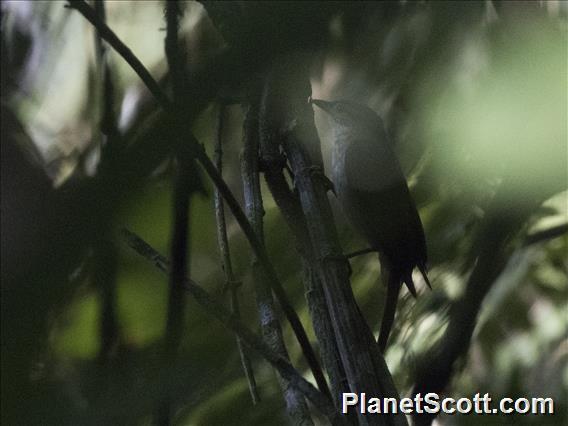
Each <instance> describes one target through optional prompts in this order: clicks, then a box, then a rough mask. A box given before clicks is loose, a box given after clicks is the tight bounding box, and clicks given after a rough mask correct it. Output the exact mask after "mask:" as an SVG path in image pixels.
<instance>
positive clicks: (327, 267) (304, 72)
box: [264, 57, 406, 425]
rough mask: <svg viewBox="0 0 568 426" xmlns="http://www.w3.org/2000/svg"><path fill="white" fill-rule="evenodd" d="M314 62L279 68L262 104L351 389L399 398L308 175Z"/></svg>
mask: <svg viewBox="0 0 568 426" xmlns="http://www.w3.org/2000/svg"><path fill="white" fill-rule="evenodd" d="M310 63H311V62H310V58H302V57H299V58H298V57H294V58H289V57H288V58H284V59H283V60H282V62H281V63H278V64H276V65H275V67H274V69H273V70H272V72H271V74H270V75H269V77H268V79H267V83H266V88H265V90H266V91H267V93H266V94H265V95H264V96H265V98H266V99H265V101H264V102H265V103H266V107H267V108H269V109H270V111H269V112H270V114H271V118H272V123H271V126H272V132H273V134H276V135H278V134H281V135H282V137H283V140H284V144H283V148H284V151H285V153H286V156H287V158H288V161H289V162H290V165H291V168H292V172H293V173H294V184H295V188H296V190H297V191H298V194H299V198H300V203H301V205H302V210H303V212H304V215H305V218H306V224H307V227H308V234H309V237H310V241H311V244H312V247H313V249H314V253H315V256H314V257H315V260H316V261H315V266H316V268H317V272H318V275H319V278H320V279H321V281H322V287H323V292H324V295H325V301H326V306H327V309H328V312H329V316H330V319H331V324H332V326H333V331H334V338H335V341H336V343H337V347H338V350H339V354H340V356H341V362H342V365H343V367H344V369H345V373H346V376H347V381H348V384H349V388H350V390H351V392H355V393H363V392H365V393H367V394H368V395H369V394H373V395H378V396H381V397H395V398H396V397H398V393H397V391H396V388H395V387H394V383H393V381H392V377H391V376H390V373H389V371H388V368H386V364H385V362H384V358H382V356H381V355H380V353H379V351H378V347H377V345H376V344H375V341H374V338H373V335H372V333H371V330H370V329H369V326H368V324H367V323H366V322H365V320H364V318H363V316H362V315H361V313H360V311H359V308H358V306H357V303H356V301H355V297H354V295H353V292H352V290H351V284H350V282H349V268H348V264H347V261H346V259H345V257H344V256H342V252H341V247H340V244H339V239H338V236H337V231H336V229H335V224H334V221H333V215H332V212H331V206H330V204H329V200H328V198H327V189H326V188H325V185H324V183H323V181H322V179H314V178H313V176H312V174H311V173H310V172H309V171H310V170H313V169H314V167H313V166H314V165H316V166H319V168H320V169H321V162H322V160H321V148H320V144H319V138H318V135H317V130H316V128H315V124H314V117H313V111H312V109H311V107H310V106H309V104H308V103H307V102H306V100H307V99H308V96H309V94H310V83H309V78H308V76H309V64H310ZM291 64H293V65H291ZM291 88H293V90H292V89H291ZM283 105H284V107H283ZM358 414H359V422H360V424H362V425H385V424H392V423H394V424H406V419H405V417H404V416H403V415H396V416H392V415H391V416H375V417H373V416H367V415H364V414H362V413H360V412H359V413H358Z"/></svg>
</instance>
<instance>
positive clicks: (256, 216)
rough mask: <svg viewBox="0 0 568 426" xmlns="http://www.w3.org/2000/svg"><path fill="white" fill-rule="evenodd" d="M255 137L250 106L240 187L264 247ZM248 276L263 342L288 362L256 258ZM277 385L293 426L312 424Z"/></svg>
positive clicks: (286, 387) (287, 388)
mask: <svg viewBox="0 0 568 426" xmlns="http://www.w3.org/2000/svg"><path fill="white" fill-rule="evenodd" d="M258 135H259V134H258V106H257V105H254V104H253V105H251V106H250V107H249V109H248V111H247V113H246V117H245V122H244V132H243V139H244V148H243V152H242V158H241V175H242V179H243V187H244V188H243V189H244V191H243V192H244V199H245V213H246V215H247V217H248V220H249V222H250V224H251V226H252V228H253V229H254V232H255V233H256V236H257V238H258V241H259V242H260V244H261V245H262V246H263V247H264V229H263V216H264V209H263V205H262V196H261V192H260V180H259V170H258V153H259V147H258ZM252 273H253V281H254V288H255V293H256V303H257V307H258V312H259V319H260V328H261V331H262V336H263V339H264V341H265V342H266V343H267V344H268V346H270V347H271V348H272V349H273V350H274V351H275V352H276V353H278V354H279V355H280V356H282V357H283V358H285V359H288V358H289V357H288V351H287V350H286V346H285V345H284V338H283V336H282V327H281V325H280V320H279V319H278V316H277V314H276V311H275V309H274V300H273V298H272V291H271V288H270V284H269V283H268V282H267V276H266V274H265V273H264V271H263V269H262V267H261V265H260V264H259V261H258V258H257V257H256V255H255V256H253V259H252ZM280 386H281V387H282V391H283V393H284V400H285V402H286V409H287V412H288V415H289V416H290V418H291V419H292V422H293V423H294V424H296V425H313V422H312V420H311V418H310V414H309V411H308V406H307V405H306V401H305V400H304V398H303V396H302V394H301V393H300V392H299V391H298V390H297V389H295V388H294V387H292V386H291V385H290V384H289V383H288V382H287V381H285V380H280Z"/></svg>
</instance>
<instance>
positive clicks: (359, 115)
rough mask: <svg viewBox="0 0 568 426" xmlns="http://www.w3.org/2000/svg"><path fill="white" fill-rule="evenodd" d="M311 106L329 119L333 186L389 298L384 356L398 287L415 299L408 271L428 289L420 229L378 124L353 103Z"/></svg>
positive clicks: (383, 324)
mask: <svg viewBox="0 0 568 426" xmlns="http://www.w3.org/2000/svg"><path fill="white" fill-rule="evenodd" d="M309 102H310V103H312V104H314V105H316V106H317V107H319V108H320V109H321V110H323V111H325V113H327V115H328V116H329V117H330V118H331V120H330V125H331V130H332V131H331V134H332V138H333V147H332V154H331V181H332V183H333V186H334V190H335V191H334V192H335V195H336V197H337V198H338V200H339V204H340V205H341V208H342V210H343V212H344V213H345V216H346V217H347V219H348V221H349V222H350V223H351V225H352V227H353V228H354V229H355V230H356V231H357V232H358V233H359V234H360V235H361V236H362V237H363V238H364V239H365V240H366V241H367V243H368V244H369V246H370V249H371V250H372V251H376V252H378V254H379V261H380V264H381V271H382V272H383V273H384V276H385V279H384V281H385V283H386V286H387V294H386V299H385V307H384V310H383V317H382V320H381V329H380V333H379V338H378V345H379V348H380V349H381V351H382V352H383V353H384V351H385V350H386V347H387V342H388V337H389V334H390V330H391V328H392V325H393V322H394V317H395V313H396V305H397V302H398V296H399V292H400V288H401V287H402V284H403V283H404V284H406V286H407V288H408V290H409V291H410V293H411V294H412V295H413V296H414V297H416V288H415V286H414V282H413V280H412V271H413V270H414V268H418V269H419V270H420V272H421V273H422V276H423V277H424V280H425V282H426V284H427V285H428V287H430V288H431V285H430V281H429V280H428V276H427V248H426V239H425V235H424V228H423V226H422V222H421V220H420V216H419V214H418V210H417V209H416V205H415V203H414V201H413V199H412V197H411V195H410V191H409V189H408V184H407V182H406V178H405V176H404V174H403V172H402V168H401V166H400V164H399V162H398V159H397V157H396V155H395V153H394V151H393V149H392V145H391V143H390V141H389V138H388V135H387V133H386V131H385V127H384V124H383V121H382V119H381V118H380V117H379V116H378V115H377V113H375V111H373V110H372V109H371V108H369V107H367V106H366V105H362V104H359V103H356V102H352V101H346V100H338V101H324V100H320V99H311V98H310V99H309Z"/></svg>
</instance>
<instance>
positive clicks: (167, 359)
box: [157, 0, 195, 425]
mask: <svg viewBox="0 0 568 426" xmlns="http://www.w3.org/2000/svg"><path fill="white" fill-rule="evenodd" d="M181 14H182V12H181V10H180V7H179V4H178V2H177V1H176V0H168V1H167V2H166V10H165V15H166V39H165V52H166V59H167V61H168V66H169V71H170V76H171V84H172V93H173V110H172V111H171V114H172V117H171V118H172V120H173V123H174V126H175V128H179V129H182V127H183V125H182V124H181V123H183V120H184V116H183V112H184V109H183V103H182V102H181V98H180V96H181V93H182V90H183V87H184V86H185V85H184V71H183V68H184V67H183V65H182V62H181V59H180V54H179V51H178V31H179V19H178V18H179V16H180V15H181ZM173 137H174V138H175V139H174V140H173V141H172V142H173V144H174V147H175V155H176V160H177V162H176V163H177V164H176V166H177V167H176V169H175V171H174V190H173V206H172V209H173V224H172V234H171V240H170V253H171V258H172V267H171V271H170V276H169V293H168V308H167V318H166V332H165V340H164V359H163V362H164V368H167V366H168V365H171V364H175V363H176V362H177V357H178V352H179V346H180V343H181V340H182V337H183V325H184V310H185V297H184V294H183V293H184V288H183V286H184V280H185V277H186V276H187V275H191V274H190V272H189V266H188V265H189V264H190V254H189V244H188V240H189V235H188V234H189V232H190V229H189V210H190V203H191V193H192V191H193V188H194V186H195V182H194V181H193V179H192V170H193V169H194V167H195V162H194V160H193V158H192V157H191V156H190V155H188V153H187V152H186V150H185V149H184V146H183V142H184V141H183V139H182V137H181V136H180V135H179V134H178V133H177V132H175V134H174V135H173ZM172 400H173V395H169V394H167V395H165V396H164V397H163V401H162V403H161V405H160V407H159V410H158V412H157V417H158V422H159V423H160V424H165V425H168V424H171V420H172Z"/></svg>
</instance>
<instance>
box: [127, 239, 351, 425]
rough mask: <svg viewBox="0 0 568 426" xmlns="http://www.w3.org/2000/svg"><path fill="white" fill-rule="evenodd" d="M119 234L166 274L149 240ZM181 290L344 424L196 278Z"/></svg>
mask: <svg viewBox="0 0 568 426" xmlns="http://www.w3.org/2000/svg"><path fill="white" fill-rule="evenodd" d="M122 236H123V237H124V239H125V240H126V242H127V243H128V245H129V246H130V247H131V248H132V249H134V250H135V251H136V252H137V253H138V254H139V255H141V256H142V257H144V258H145V259H147V260H148V261H150V262H152V263H153V264H154V266H156V267H157V268H158V269H159V270H160V271H162V272H164V273H166V274H168V273H169V270H170V266H169V262H168V260H167V259H166V258H164V257H163V256H162V255H160V254H159V253H158V252H157V251H156V250H155V249H154V248H152V247H151V246H150V245H149V244H148V243H146V242H145V241H144V240H142V239H141V238H140V237H139V236H137V235H136V234H134V233H133V232H130V231H129V230H127V229H123V230H122ZM184 289H185V290H186V291H187V292H189V293H190V294H191V295H192V296H193V297H194V298H195V301H196V302H197V303H198V304H199V305H200V306H201V307H202V308H203V309H204V310H205V311H206V312H207V313H208V314H209V315H211V316H212V317H214V318H216V319H217V320H218V321H220V322H221V323H222V324H223V325H224V326H225V327H226V328H227V329H229V330H231V331H232V332H233V333H235V334H237V335H238V336H239V337H240V338H241V339H242V341H243V343H244V344H245V345H247V346H248V347H249V348H250V349H251V350H253V351H255V352H256V353H258V354H259V355H260V356H262V357H263V358H264V359H265V360H267V361H268V362H269V363H270V364H271V365H272V366H273V367H274V368H275V369H276V370H277V371H278V373H279V374H280V375H281V376H282V377H283V378H284V379H285V380H287V381H289V382H290V384H291V385H292V386H294V387H295V388H297V389H298V390H300V391H301V392H302V393H303V394H304V395H305V396H306V398H308V399H309V400H310V401H311V402H312V404H314V406H316V407H317V408H318V410H320V412H321V413H323V414H324V415H325V416H327V417H328V418H329V420H330V421H331V423H332V424H333V425H343V424H345V422H344V418H343V417H342V416H341V415H340V414H339V413H338V412H337V411H336V410H335V408H334V407H333V405H332V404H331V402H330V400H329V398H327V397H326V396H325V395H323V394H322V393H321V392H319V391H318V390H317V389H316V388H315V387H314V386H313V385H312V384H310V383H309V382H308V381H307V380H306V379H304V378H303V377H302V376H301V375H300V374H299V373H298V372H297V371H296V369H295V368H294V367H293V366H292V365H291V364H290V363H289V362H288V361H287V360H286V359H284V358H282V357H281V356H280V355H278V354H276V353H275V352H274V351H273V350H272V349H270V348H269V347H268V346H267V345H266V343H264V342H263V341H262V339H260V338H259V337H258V336H257V335H255V334H254V333H253V332H252V331H250V330H249V329H248V328H247V327H246V326H245V325H244V324H243V323H242V322H241V321H239V320H238V319H236V318H235V317H234V316H233V315H232V314H231V313H230V312H229V311H228V310H227V309H226V308H225V307H224V306H223V305H222V304H220V303H219V302H217V301H216V300H215V299H214V298H213V297H211V295H210V294H209V293H207V292H206V291H205V290H204V289H203V288H202V287H200V286H199V285H198V284H197V283H196V282H195V281H193V280H191V279H185V281H184Z"/></svg>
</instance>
